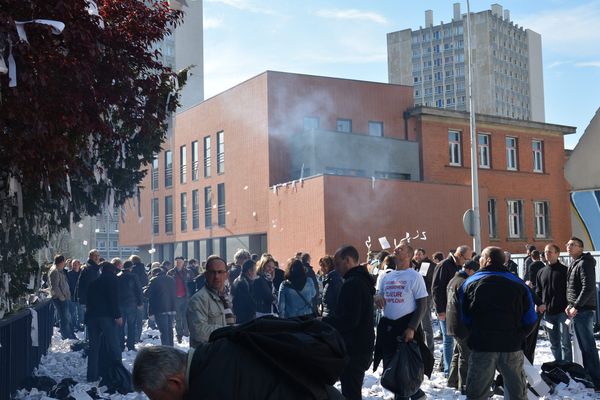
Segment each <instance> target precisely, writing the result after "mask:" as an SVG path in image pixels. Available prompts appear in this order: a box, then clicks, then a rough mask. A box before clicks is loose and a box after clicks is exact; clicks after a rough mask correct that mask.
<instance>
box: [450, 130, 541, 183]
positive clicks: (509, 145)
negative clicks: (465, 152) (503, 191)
mask: <svg viewBox="0 0 600 400" xmlns="http://www.w3.org/2000/svg"><path fill="white" fill-rule="evenodd" d="M448 145H449V153H450V165H453V166H462V165H463V157H462V132H460V131H448ZM505 146H506V169H507V170H509V171H518V170H519V156H518V155H519V140H518V139H517V138H516V137H512V136H507V137H506V138H505ZM531 151H532V155H533V172H538V173H542V172H544V146H543V142H542V141H541V140H535V139H534V140H532V141H531ZM477 156H478V157H477V158H478V162H479V168H488V169H489V168H491V167H492V152H491V135H490V134H488V133H478V134H477Z"/></svg>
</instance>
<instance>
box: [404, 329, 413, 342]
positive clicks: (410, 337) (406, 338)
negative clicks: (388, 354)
mask: <svg viewBox="0 0 600 400" xmlns="http://www.w3.org/2000/svg"><path fill="white" fill-rule="evenodd" d="M414 338H415V330H414V329H413V328H410V327H408V328H406V330H405V331H404V341H405V342H410V341H411V340H413V339H414Z"/></svg>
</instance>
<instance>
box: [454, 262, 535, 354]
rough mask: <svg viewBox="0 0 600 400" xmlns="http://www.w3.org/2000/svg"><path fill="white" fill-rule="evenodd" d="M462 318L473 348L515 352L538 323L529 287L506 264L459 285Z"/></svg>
mask: <svg viewBox="0 0 600 400" xmlns="http://www.w3.org/2000/svg"><path fill="white" fill-rule="evenodd" d="M458 299H459V303H460V307H461V311H462V321H463V323H464V324H465V326H466V327H467V329H468V330H469V338H468V340H467V343H468V345H469V348H470V349H471V350H473V351H481V352H514V351H518V350H521V349H522V347H523V343H524V340H525V337H526V336H527V335H528V334H529V333H530V331H531V330H532V328H533V327H534V326H535V324H536V322H537V314H536V312H535V308H534V304H533V298H532V294H531V291H530V288H529V286H527V285H526V284H525V282H523V280H521V279H520V278H518V277H516V276H514V275H513V274H512V273H510V272H508V270H507V269H506V268H504V266H503V265H499V266H487V267H485V268H482V269H481V270H479V272H476V273H475V274H474V275H472V276H470V277H469V278H468V279H467V280H466V281H465V282H464V283H463V284H462V286H461V287H460V288H459V290H458Z"/></svg>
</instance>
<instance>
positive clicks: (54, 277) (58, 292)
mask: <svg viewBox="0 0 600 400" xmlns="http://www.w3.org/2000/svg"><path fill="white" fill-rule="evenodd" d="M64 269H65V257H64V256H61V255H57V256H56V257H54V264H53V265H52V267H50V271H49V272H48V282H49V286H50V295H51V296H52V304H53V305H54V307H55V308H56V312H57V314H58V320H59V322H60V336H61V337H62V338H63V339H76V337H75V335H74V334H73V327H72V325H71V312H70V311H69V302H70V301H71V291H70V290H69V282H68V280H67V275H66V274H65V271H64Z"/></svg>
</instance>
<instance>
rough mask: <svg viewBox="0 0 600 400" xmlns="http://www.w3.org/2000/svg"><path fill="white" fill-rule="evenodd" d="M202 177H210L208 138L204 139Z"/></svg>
mask: <svg viewBox="0 0 600 400" xmlns="http://www.w3.org/2000/svg"><path fill="white" fill-rule="evenodd" d="M204 177H205V178H208V177H210V136H206V137H205V138H204Z"/></svg>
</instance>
